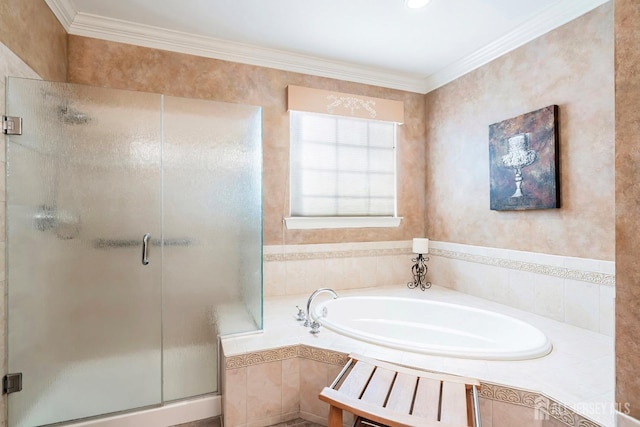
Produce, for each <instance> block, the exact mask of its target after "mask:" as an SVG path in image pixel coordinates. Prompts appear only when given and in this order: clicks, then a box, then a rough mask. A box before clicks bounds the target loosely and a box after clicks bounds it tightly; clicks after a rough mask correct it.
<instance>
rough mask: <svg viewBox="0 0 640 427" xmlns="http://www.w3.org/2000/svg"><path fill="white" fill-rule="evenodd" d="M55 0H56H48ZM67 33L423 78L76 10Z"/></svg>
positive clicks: (385, 83) (393, 83) (350, 76)
mask: <svg viewBox="0 0 640 427" xmlns="http://www.w3.org/2000/svg"><path fill="white" fill-rule="evenodd" d="M50 1H55V0H50ZM69 34H74V35H78V36H85V37H93V38H98V39H103V40H109V41H115V42H120V43H126V44H134V45H138V46H144V47H149V48H155V49H161V50H168V51H173V52H180V53H186V54H191V55H197V56H203V57H207V58H215V59H221V60H225V61H232V62H239V63H242V64H249V65H257V66H262V67H268V68H275V69H279V70H285V71H292V72H297V73H303V74H311V75H315V76H321V77H329V78H334V79H339V80H347V81H353V82H357V83H364V84H368V85H374V86H382V87H389V88H393V89H399V90H405V91H409V92H419V91H420V90H421V88H422V86H424V78H423V77H422V76H415V75H409V74H403V73H399V72H397V71H389V70H381V69H377V68H373V67H364V66H358V65H354V64H349V63H346V62H340V61H331V60H326V59H322V58H318V57H314V56H310V55H302V54H296V53H292V52H286V51H282V50H277V49H269V48H264V47H259V46H254V45H250V44H245V43H238V42H232V41H228V40H221V39H216V38H212V37H205V36H199V35H195V34H188V33H184V32H180V31H174V30H167V29H164V28H158V27H153V26H148V25H142V24H134V23H131V22H128V21H122V20H118V19H112V18H105V17H102V16H96V15H91V14H86V13H82V12H79V13H77V14H76V16H75V19H74V21H73V23H72V25H71V27H70V29H69Z"/></svg>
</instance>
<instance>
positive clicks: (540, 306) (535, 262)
mask: <svg viewBox="0 0 640 427" xmlns="http://www.w3.org/2000/svg"><path fill="white" fill-rule="evenodd" d="M410 248H411V241H398V242H368V243H366V244H365V243H345V244H331V245H326V244H325V245H287V246H279V245H273V246H265V248H264V294H265V296H266V297H272V296H286V295H297V294H309V293H311V292H313V291H314V290H316V289H318V288H321V287H328V288H332V289H334V290H347V289H360V288H371V287H376V286H390V285H398V286H404V285H406V284H407V282H409V281H412V279H413V278H412V275H411V266H412V264H413V262H412V261H411V260H412V258H414V256H415V255H414V254H412V253H411V249H410ZM430 252H431V253H430V254H429V261H428V262H427V266H428V272H427V280H428V281H431V282H432V283H433V284H436V285H439V286H443V287H447V288H450V289H455V290H457V291H460V292H464V293H467V294H470V295H473V296H477V297H480V298H484V299H487V300H490V301H495V302H498V303H501V304H506V305H509V306H511V307H515V308H518V309H521V310H526V311H530V312H533V313H536V314H539V315H541V316H545V317H549V318H551V319H553V320H558V321H560V322H566V323H569V324H571V325H574V326H578V327H581V328H585V329H589V330H592V331H595V332H600V333H603V334H606V335H609V336H612V335H613V333H614V322H613V320H614V297H615V274H611V271H615V268H613V269H612V265H611V264H612V262H610V261H601V260H595V259H581V258H575V257H563V256H559V255H548V254H537V253H534V252H525V251H514V250H507V249H499V248H487V247H478V246H471V245H463V244H459V243H448V242H438V241H431V250H430Z"/></svg>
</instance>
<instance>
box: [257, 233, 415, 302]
mask: <svg viewBox="0 0 640 427" xmlns="http://www.w3.org/2000/svg"><path fill="white" fill-rule="evenodd" d="M410 247H411V241H394V242H363V243H354V242H351V243H334V244H311V245H286V246H280V245H270V246H265V247H264V278H263V282H264V295H265V296H266V297H272V296H284V295H296V294H308V293H311V292H313V291H314V290H316V289H318V288H322V287H328V288H332V289H335V290H340V289H359V288H369V287H372V286H388V285H392V284H403V283H407V282H408V281H409V280H410V279H411V277H412V276H411V265H412V263H411V258H412V254H411V253H410V252H411V251H410Z"/></svg>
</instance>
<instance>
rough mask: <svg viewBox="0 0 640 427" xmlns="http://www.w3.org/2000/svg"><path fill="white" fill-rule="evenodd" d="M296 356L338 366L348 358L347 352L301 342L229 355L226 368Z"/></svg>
mask: <svg viewBox="0 0 640 427" xmlns="http://www.w3.org/2000/svg"><path fill="white" fill-rule="evenodd" d="M294 357H301V358H303V359H309V360H315V361H316V362H322V363H328V364H330V365H337V366H342V365H344V364H345V363H347V359H348V355H347V354H345V353H341V352H337V351H332V350H324V349H321V348H316V347H311V346H308V345H304V344H300V345H292V346H286V347H279V348H272V349H268V350H262V351H256V352H251V353H245V354H240V355H236V356H229V357H226V358H225V369H236V368H244V367H246V366H252V365H259V364H261V363H268V362H275V361H278V360H286V359H293V358H294Z"/></svg>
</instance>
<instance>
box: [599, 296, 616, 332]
mask: <svg viewBox="0 0 640 427" xmlns="http://www.w3.org/2000/svg"><path fill="white" fill-rule="evenodd" d="M599 309H600V333H601V334H605V335H609V336H614V335H615V317H616V316H615V311H616V289H615V288H612V287H609V286H601V287H600V307H599Z"/></svg>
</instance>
